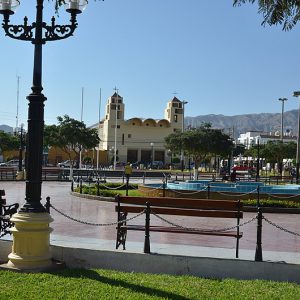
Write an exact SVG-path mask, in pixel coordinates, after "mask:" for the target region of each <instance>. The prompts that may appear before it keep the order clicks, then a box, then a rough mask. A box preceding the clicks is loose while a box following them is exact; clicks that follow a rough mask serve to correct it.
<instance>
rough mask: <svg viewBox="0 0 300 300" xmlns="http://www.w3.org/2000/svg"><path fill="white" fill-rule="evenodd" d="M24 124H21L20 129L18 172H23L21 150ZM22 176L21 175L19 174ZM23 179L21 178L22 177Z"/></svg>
mask: <svg viewBox="0 0 300 300" xmlns="http://www.w3.org/2000/svg"><path fill="white" fill-rule="evenodd" d="M23 127H24V124H23V123H22V124H21V129H20V135H19V139H20V147H19V166H18V172H20V173H23V151H24V128H23ZM21 177H23V176H21ZM22 179H23V178H22Z"/></svg>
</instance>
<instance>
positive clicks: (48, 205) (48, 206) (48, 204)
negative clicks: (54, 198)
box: [45, 196, 51, 214]
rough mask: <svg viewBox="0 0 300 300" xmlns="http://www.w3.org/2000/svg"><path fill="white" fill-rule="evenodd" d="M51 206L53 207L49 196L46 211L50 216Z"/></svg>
mask: <svg viewBox="0 0 300 300" xmlns="http://www.w3.org/2000/svg"><path fill="white" fill-rule="evenodd" d="M50 206H51V204H50V197H49V196H48V197H46V204H45V209H46V212H47V213H48V214H50Z"/></svg>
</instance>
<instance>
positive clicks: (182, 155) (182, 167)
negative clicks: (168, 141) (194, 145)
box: [180, 101, 188, 172]
mask: <svg viewBox="0 0 300 300" xmlns="http://www.w3.org/2000/svg"><path fill="white" fill-rule="evenodd" d="M181 103H182V128H181V132H182V133H183V132H184V105H185V104H187V103H188V102H187V101H181ZM180 160H181V172H183V170H184V151H183V149H181V154H180Z"/></svg>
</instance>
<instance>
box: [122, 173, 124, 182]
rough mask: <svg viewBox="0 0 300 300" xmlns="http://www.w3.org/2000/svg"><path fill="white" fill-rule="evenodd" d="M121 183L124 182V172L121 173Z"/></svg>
mask: <svg viewBox="0 0 300 300" xmlns="http://www.w3.org/2000/svg"><path fill="white" fill-rule="evenodd" d="M122 183H124V173H123V174H122Z"/></svg>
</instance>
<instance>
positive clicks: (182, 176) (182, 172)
mask: <svg viewBox="0 0 300 300" xmlns="http://www.w3.org/2000/svg"><path fill="white" fill-rule="evenodd" d="M182 182H184V172H182Z"/></svg>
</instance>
